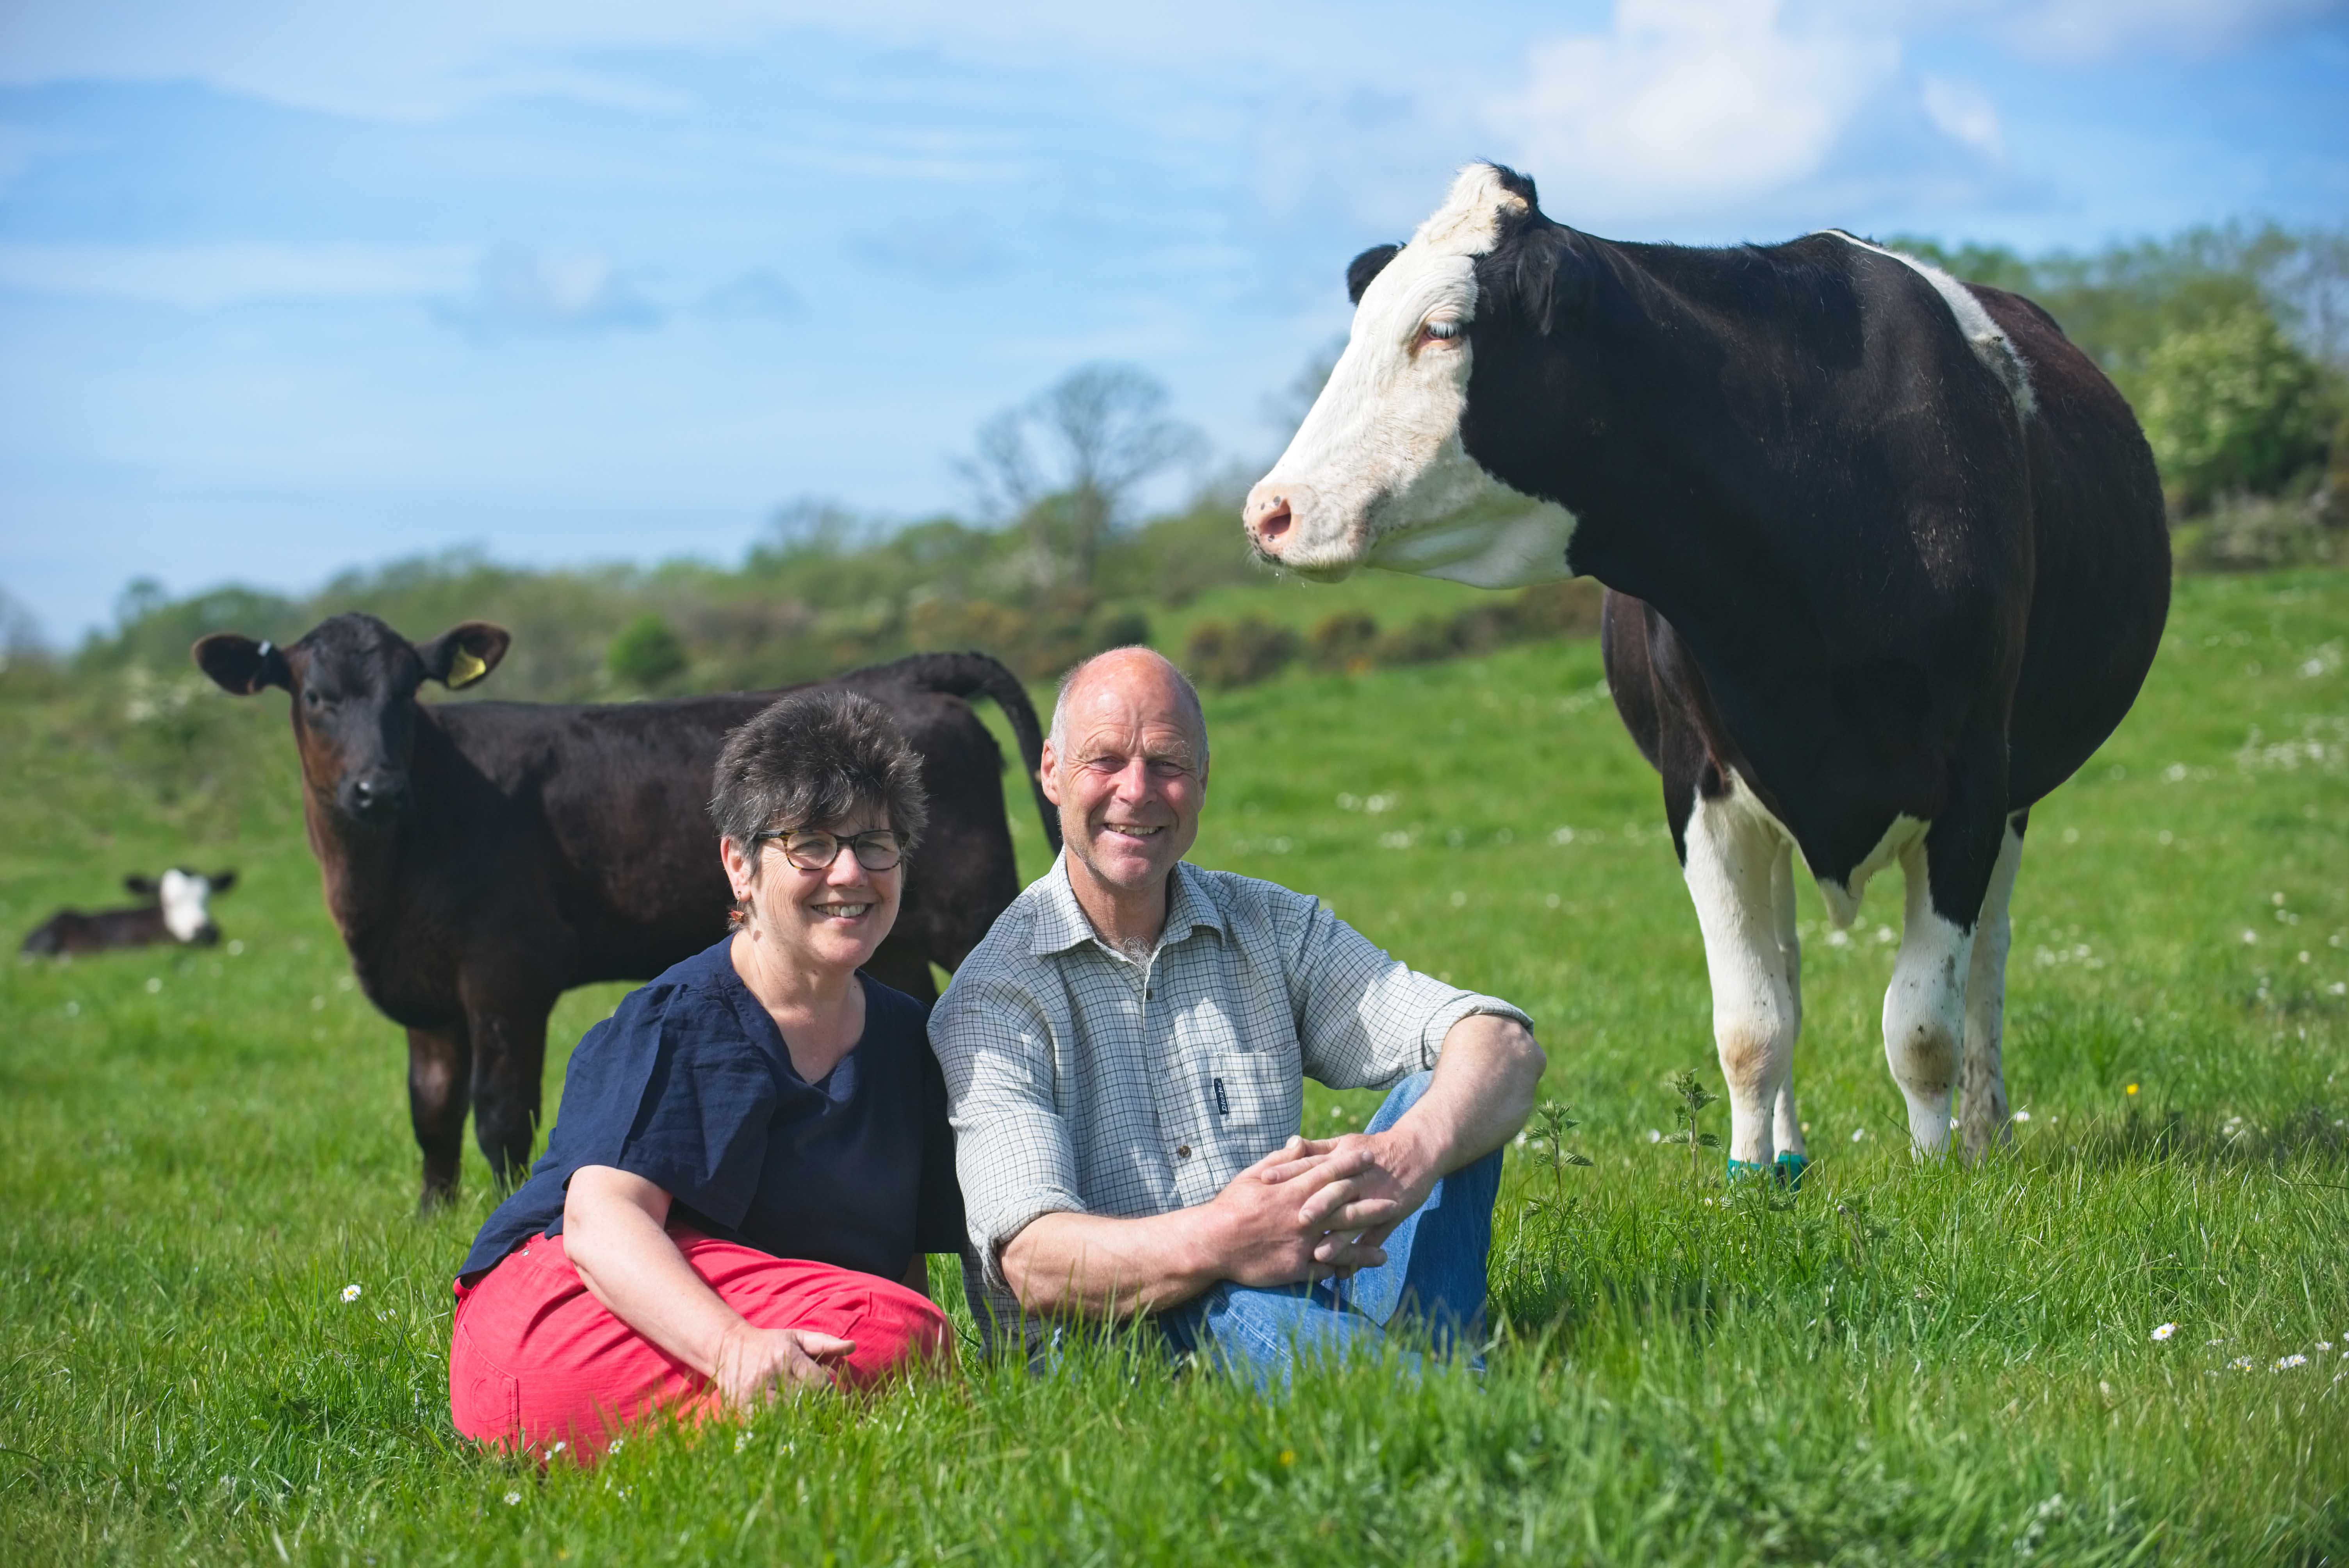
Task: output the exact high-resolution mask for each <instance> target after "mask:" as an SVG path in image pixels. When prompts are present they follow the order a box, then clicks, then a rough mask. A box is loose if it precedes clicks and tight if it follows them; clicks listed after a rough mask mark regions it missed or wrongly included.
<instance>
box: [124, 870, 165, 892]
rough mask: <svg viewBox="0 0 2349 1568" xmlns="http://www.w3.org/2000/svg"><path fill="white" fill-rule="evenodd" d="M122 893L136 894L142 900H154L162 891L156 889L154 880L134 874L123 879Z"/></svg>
mask: <svg viewBox="0 0 2349 1568" xmlns="http://www.w3.org/2000/svg"><path fill="white" fill-rule="evenodd" d="M122 891H123V892H129V893H136V894H138V895H139V896H140V898H152V897H154V896H155V894H156V893H157V892H160V891H161V890H160V889H159V888H157V887H156V885H155V882H154V880H153V879H152V878H150V877H142V876H140V875H138V874H136V873H135V872H134V873H133V874H131V875H129V876H127V877H124V878H123V879H122Z"/></svg>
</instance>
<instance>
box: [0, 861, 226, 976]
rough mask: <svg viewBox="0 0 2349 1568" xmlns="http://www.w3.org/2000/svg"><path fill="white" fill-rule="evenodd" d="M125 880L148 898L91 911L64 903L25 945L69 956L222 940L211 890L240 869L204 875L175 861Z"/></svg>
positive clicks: (203, 944) (30, 949)
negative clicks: (154, 873)
mask: <svg viewBox="0 0 2349 1568" xmlns="http://www.w3.org/2000/svg"><path fill="white" fill-rule="evenodd" d="M122 885H123V887H124V889H125V890H126V891H128V892H132V893H135V894H137V895H138V896H140V898H143V899H145V900H146V901H147V902H146V903H138V904H133V905H131V906H130V907H129V908H128V909H101V910H98V911H96V912H95V913H84V912H83V911H81V910H78V909H61V910H59V911H57V913H55V914H53V915H51V916H49V918H48V919H47V920H46V921H44V922H42V923H41V924H40V926H39V928H38V929H36V930H35V931H34V932H33V933H32V934H30V935H28V936H26V938H25V945H24V951H25V952H26V953H31V954H64V955H68V956H70V955H71V954H77V953H104V952H106V951H108V950H109V949H110V948H116V947H148V946H151V945H153V944H156V943H159V942H178V943H182V944H187V945H189V946H192V947H209V946H211V945H212V944H213V943H215V942H218V941H219V940H220V927H219V926H217V925H215V924H213V923H212V910H211V908H210V903H211V900H212V894H214V893H216V892H227V891H228V890H229V889H231V888H233V887H234V886H235V885H236V873H235V872H213V873H212V875H211V876H205V875H204V874H203V873H202V872H191V871H187V870H185V869H183V868H181V867H179V866H173V867H172V868H171V870H169V871H167V872H164V873H163V874H162V876H161V877H160V879H157V880H154V881H150V880H149V879H147V878H146V877H142V876H128V877H124V878H123V879H122Z"/></svg>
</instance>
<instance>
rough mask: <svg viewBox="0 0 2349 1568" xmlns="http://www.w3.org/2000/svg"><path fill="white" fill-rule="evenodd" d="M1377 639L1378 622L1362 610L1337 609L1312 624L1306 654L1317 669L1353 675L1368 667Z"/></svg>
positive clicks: (1335, 673)
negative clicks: (1335, 611)
mask: <svg viewBox="0 0 2349 1568" xmlns="http://www.w3.org/2000/svg"><path fill="white" fill-rule="evenodd" d="M1378 640H1379V624H1378V622H1376V621H1374V620H1372V619H1371V617H1370V615H1368V614H1365V613H1364V612H1362V611H1361V610H1340V611H1338V612H1337V613H1336V614H1330V615H1324V616H1322V617H1321V619H1320V620H1319V621H1318V622H1316V623H1315V624H1314V627H1313V630H1312V632H1311V633H1309V634H1308V635H1307V637H1306V639H1305V656H1306V658H1307V660H1308V661H1309V663H1310V664H1311V665H1313V667H1314V668H1315V669H1317V670H1328V671H1330V673H1331V674H1333V675H1350V676H1355V675H1360V674H1361V673H1362V672H1363V671H1364V670H1366V669H1369V668H1370V667H1371V653H1372V650H1373V649H1374V648H1375V647H1376V646H1377V645H1378Z"/></svg>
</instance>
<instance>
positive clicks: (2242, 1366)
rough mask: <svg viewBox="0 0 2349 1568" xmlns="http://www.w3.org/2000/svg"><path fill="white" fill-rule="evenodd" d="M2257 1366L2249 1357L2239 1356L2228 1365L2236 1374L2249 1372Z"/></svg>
mask: <svg viewBox="0 0 2349 1568" xmlns="http://www.w3.org/2000/svg"><path fill="white" fill-rule="evenodd" d="M2257 1365H2258V1363H2257V1362H2256V1361H2254V1360H2252V1358H2251V1357H2248V1356H2238V1357H2235V1358H2234V1359H2233V1360H2232V1361H2230V1362H2228V1363H2227V1367H2228V1368H2229V1370H2230V1371H2235V1372H2248V1371H2250V1370H2251V1368H2252V1367H2255V1366H2257Z"/></svg>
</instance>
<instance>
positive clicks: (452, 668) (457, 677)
mask: <svg viewBox="0 0 2349 1568" xmlns="http://www.w3.org/2000/svg"><path fill="white" fill-rule="evenodd" d="M489 673H490V666H489V665H488V664H486V663H485V662H483V660H482V658H481V655H479V654H476V653H475V652H473V650H472V649H471V648H459V649H458V650H457V651H456V652H455V653H453V654H451V655H449V688H450V690H451V691H454V690H455V689H456V688H457V687H459V686H471V685H472V684H473V683H474V682H475V681H477V680H480V679H481V677H482V676H485V675H488V674H489Z"/></svg>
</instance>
